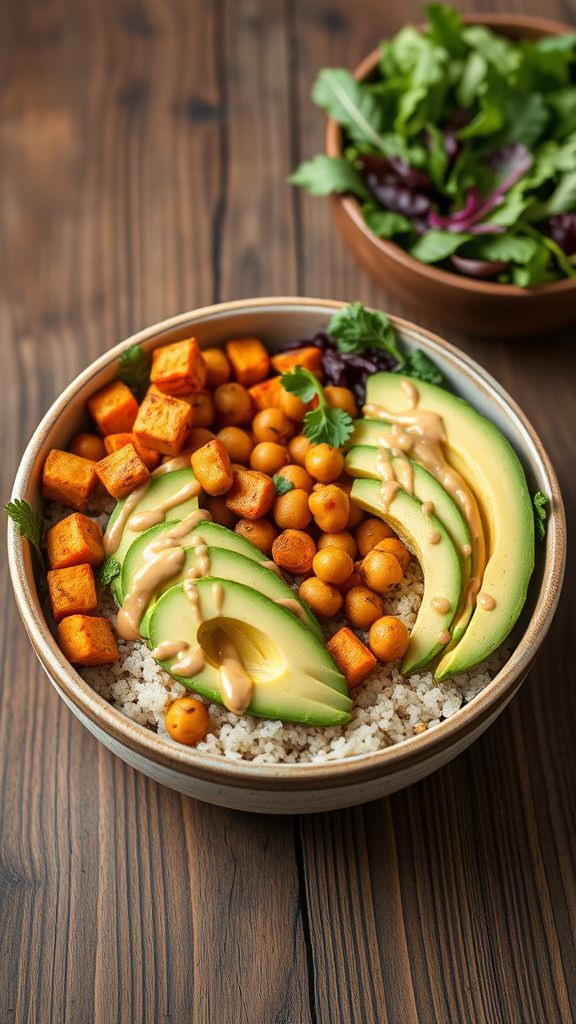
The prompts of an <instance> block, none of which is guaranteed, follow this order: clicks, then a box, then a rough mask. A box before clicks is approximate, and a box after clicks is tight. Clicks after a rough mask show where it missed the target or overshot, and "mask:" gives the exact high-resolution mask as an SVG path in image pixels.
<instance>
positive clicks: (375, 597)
mask: <svg viewBox="0 0 576 1024" xmlns="http://www.w3.org/2000/svg"><path fill="white" fill-rule="evenodd" d="M344 610H345V612H346V618H347V619H348V621H349V623H350V624H351V625H352V626H354V628H355V629H370V626H371V625H372V623H373V622H376V619H379V618H380V616H381V615H383V614H384V601H383V600H382V598H381V597H380V594H377V593H376V592H375V591H374V590H370V588H369V587H362V586H360V587H352V589H351V590H349V591H348V593H347V594H346V597H345V598H344Z"/></svg>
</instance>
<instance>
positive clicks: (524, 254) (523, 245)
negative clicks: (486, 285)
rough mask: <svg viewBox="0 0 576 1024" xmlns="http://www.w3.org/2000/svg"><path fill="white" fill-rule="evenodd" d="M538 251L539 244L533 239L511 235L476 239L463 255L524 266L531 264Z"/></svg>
mask: <svg viewBox="0 0 576 1024" xmlns="http://www.w3.org/2000/svg"><path fill="white" fill-rule="evenodd" d="M536 249H537V243H536V242H535V241H534V239H533V238H523V237H521V236H520V235H511V234H506V235H493V236H492V237H485V238H478V237H477V238H475V239H474V240H473V241H471V242H469V243H468V244H467V245H466V246H464V248H463V249H462V255H463V256H465V257H466V258H468V259H473V260H489V261H490V262H492V261H500V260H502V261H503V262H504V263H508V262H510V263H518V264H520V265H521V266H523V265H525V264H526V263H529V262H530V260H531V259H532V257H533V256H534V255H535V253H536Z"/></svg>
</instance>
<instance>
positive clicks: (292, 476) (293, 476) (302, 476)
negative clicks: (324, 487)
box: [276, 463, 314, 494]
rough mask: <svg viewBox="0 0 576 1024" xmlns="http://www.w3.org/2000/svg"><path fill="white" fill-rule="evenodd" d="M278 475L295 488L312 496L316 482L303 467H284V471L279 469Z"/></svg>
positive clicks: (293, 464)
mask: <svg viewBox="0 0 576 1024" xmlns="http://www.w3.org/2000/svg"><path fill="white" fill-rule="evenodd" d="M276 473H277V475H278V476H281V477H283V479H284V480H289V481H290V483H291V484H292V486H293V487H298V488H299V489H300V490H301V491H306V493H307V494H312V488H313V486H314V481H313V479H312V477H311V476H310V474H309V473H307V472H306V470H305V469H304V467H303V466H297V465H296V464H295V463H292V464H291V465H288V466H282V469H278V470H277V471H276Z"/></svg>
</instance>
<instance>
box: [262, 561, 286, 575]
mask: <svg viewBox="0 0 576 1024" xmlns="http://www.w3.org/2000/svg"><path fill="white" fill-rule="evenodd" d="M260 565H261V566H262V568H263V569H270V572H273V573H275V574H276V576H279V577H280V579H281V580H283V579H284V577H283V575H282V570H281V568H280V566H279V565H276V562H273V561H272V560H270V561H267V562H260Z"/></svg>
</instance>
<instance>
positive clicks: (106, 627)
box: [58, 615, 118, 665]
mask: <svg viewBox="0 0 576 1024" xmlns="http://www.w3.org/2000/svg"><path fill="white" fill-rule="evenodd" d="M58 636H59V638H60V648H61V650H62V653H63V654H64V656H65V657H66V658H68V661H71V662H72V664H73V665H112V664H113V662H115V661H116V659H117V657H118V648H117V646H116V640H115V639H114V633H113V632H112V626H111V625H110V623H109V622H108V619H101V618H100V617H99V616H96V615H68V616H67V617H66V618H65V619H62V621H61V622H60V623H59V624H58Z"/></svg>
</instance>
